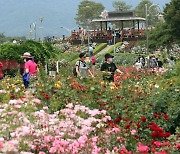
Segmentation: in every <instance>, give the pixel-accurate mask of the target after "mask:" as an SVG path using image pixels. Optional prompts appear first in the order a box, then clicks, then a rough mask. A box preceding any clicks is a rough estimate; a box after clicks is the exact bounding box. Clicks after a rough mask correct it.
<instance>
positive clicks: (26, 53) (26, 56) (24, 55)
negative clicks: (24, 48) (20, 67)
mask: <svg viewBox="0 0 180 154" xmlns="http://www.w3.org/2000/svg"><path fill="white" fill-rule="evenodd" d="M21 57H22V58H33V57H32V56H31V54H30V53H29V52H25V53H24V54H23V56H21Z"/></svg>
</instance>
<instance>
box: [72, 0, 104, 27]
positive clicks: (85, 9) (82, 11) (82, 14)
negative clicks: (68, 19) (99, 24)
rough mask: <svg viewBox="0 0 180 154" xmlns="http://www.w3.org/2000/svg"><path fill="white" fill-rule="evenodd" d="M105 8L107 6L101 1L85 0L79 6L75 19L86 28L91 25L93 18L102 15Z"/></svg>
mask: <svg viewBox="0 0 180 154" xmlns="http://www.w3.org/2000/svg"><path fill="white" fill-rule="evenodd" d="M104 8H105V7H104V6H103V5H102V4H101V3H96V2H93V1H89V0H83V1H82V2H81V3H80V4H79V6H78V12H77V17H76V18H75V20H76V22H77V24H78V25H80V26H82V27H83V28H86V27H87V26H90V25H91V24H90V22H91V21H92V19H94V18H97V17H99V16H100V14H101V12H102V11H103V10H104Z"/></svg>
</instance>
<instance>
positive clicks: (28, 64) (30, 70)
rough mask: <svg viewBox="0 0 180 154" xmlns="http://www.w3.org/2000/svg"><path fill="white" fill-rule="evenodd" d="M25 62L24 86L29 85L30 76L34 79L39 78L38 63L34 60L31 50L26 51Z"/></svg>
mask: <svg viewBox="0 0 180 154" xmlns="http://www.w3.org/2000/svg"><path fill="white" fill-rule="evenodd" d="M22 58H23V59H24V62H25V66H24V73H23V82H24V87H25V88H28V87H29V82H30V78H31V81H32V80H34V79H35V80H37V64H36V63H35V62H34V58H33V57H32V56H31V54H30V53H29V52H25V53H24V55H23V56H22Z"/></svg>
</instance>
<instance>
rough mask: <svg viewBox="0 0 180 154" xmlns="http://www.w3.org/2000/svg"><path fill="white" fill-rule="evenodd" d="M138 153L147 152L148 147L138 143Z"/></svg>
mask: <svg viewBox="0 0 180 154" xmlns="http://www.w3.org/2000/svg"><path fill="white" fill-rule="evenodd" d="M137 149H138V151H139V152H142V153H145V152H148V151H149V147H148V146H145V145H143V144H142V143H139V145H138V147H137Z"/></svg>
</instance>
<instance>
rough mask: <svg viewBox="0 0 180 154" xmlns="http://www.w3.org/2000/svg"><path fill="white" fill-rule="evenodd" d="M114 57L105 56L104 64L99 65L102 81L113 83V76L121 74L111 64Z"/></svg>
mask: <svg viewBox="0 0 180 154" xmlns="http://www.w3.org/2000/svg"><path fill="white" fill-rule="evenodd" d="M113 58H114V56H112V55H110V54H109V53H107V54H105V62H104V63H103V64H102V65H101V69H100V70H101V72H102V73H103V80H105V81H108V82H114V74H115V72H118V73H120V74H122V73H123V72H121V71H120V70H119V69H118V68H117V67H116V65H115V64H114V63H113Z"/></svg>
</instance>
